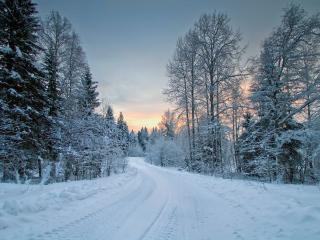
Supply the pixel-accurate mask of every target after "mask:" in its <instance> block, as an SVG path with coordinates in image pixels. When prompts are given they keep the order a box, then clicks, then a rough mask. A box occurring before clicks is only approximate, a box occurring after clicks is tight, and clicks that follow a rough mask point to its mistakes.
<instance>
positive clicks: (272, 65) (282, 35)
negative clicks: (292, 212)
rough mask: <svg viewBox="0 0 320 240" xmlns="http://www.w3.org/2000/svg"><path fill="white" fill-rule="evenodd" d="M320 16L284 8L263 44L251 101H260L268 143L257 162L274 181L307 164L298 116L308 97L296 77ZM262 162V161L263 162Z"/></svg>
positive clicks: (262, 138)
mask: <svg viewBox="0 0 320 240" xmlns="http://www.w3.org/2000/svg"><path fill="white" fill-rule="evenodd" d="M319 27H320V21H319V16H317V15H316V16H313V17H308V16H307V14H306V12H305V11H304V10H303V9H302V8H301V7H300V6H297V5H291V6H290V7H289V8H288V9H286V10H285V13H284V16H283V19H282V23H281V25H280V26H279V27H278V28H277V29H276V30H275V31H274V32H273V33H272V34H271V36H270V37H269V38H267V39H266V40H265V42H264V44H263V49H262V51H261V54H260V57H259V59H258V61H257V62H256V68H255V72H256V81H255V83H254V85H253V96H252V100H253V101H254V102H256V103H257V110H258V116H259V121H258V122H257V124H256V127H257V128H259V132H260V137H259V138H260V140H259V142H257V143H256V145H260V146H263V147H262V148H261V150H260V154H259V156H257V159H256V161H259V160H261V159H265V160H264V161H263V162H264V163H266V164H267V167H266V169H267V175H268V177H269V179H270V180H275V178H276V177H277V176H280V177H281V178H282V179H283V181H285V182H290V183H291V182H293V181H296V180H297V179H298V178H299V175H298V174H299V172H300V171H301V169H302V165H301V164H302V161H301V159H302V155H301V150H302V149H301V147H302V139H301V137H300V136H299V135H300V133H299V132H301V130H302V128H303V126H302V125H301V123H299V122H298V121H297V119H295V118H294V115H296V114H297V113H299V112H301V110H302V109H303V107H304V105H305V106H307V105H308V104H303V105H302V108H301V107H298V108H296V104H295V103H296V101H297V100H298V99H299V98H300V97H301V96H305V92H301V91H300V90H299V88H298V86H299V85H300V82H301V80H299V79H297V78H296V75H295V73H296V71H297V69H301V67H302V66H301V65H300V64H299V63H300V61H301V58H308V56H305V55H300V54H299V53H300V49H303V48H304V46H307V45H312V44H314V42H313V41H312V39H313V38H312V36H313V35H314V34H315V33H316V32H317V31H319ZM263 162H261V163H260V165H261V164H262V165H263Z"/></svg>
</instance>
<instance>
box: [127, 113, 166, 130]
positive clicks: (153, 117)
mask: <svg viewBox="0 0 320 240" xmlns="http://www.w3.org/2000/svg"><path fill="white" fill-rule="evenodd" d="M161 114H162V113H153V114H146V113H136V112H126V113H125V119H126V121H127V123H128V126H129V129H130V130H133V131H135V132H137V131H138V130H140V129H141V127H147V128H148V129H152V128H153V127H156V126H157V125H158V123H159V122H160V120H161Z"/></svg>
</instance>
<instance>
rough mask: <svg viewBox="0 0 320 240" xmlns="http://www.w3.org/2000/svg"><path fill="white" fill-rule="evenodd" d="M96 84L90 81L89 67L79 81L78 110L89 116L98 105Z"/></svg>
mask: <svg viewBox="0 0 320 240" xmlns="http://www.w3.org/2000/svg"><path fill="white" fill-rule="evenodd" d="M98 95H99V93H98V92H97V82H94V81H93V80H92V75H91V72H90V68H89V66H87V67H86V70H85V72H84V74H83V77H82V79H81V95H80V109H81V110H82V111H83V112H84V113H85V114H86V115H91V114H92V113H93V111H94V109H95V108H96V107H98V106H99V105H100V103H99V100H98Z"/></svg>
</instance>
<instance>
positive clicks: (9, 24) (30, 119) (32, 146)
mask: <svg viewBox="0 0 320 240" xmlns="http://www.w3.org/2000/svg"><path fill="white" fill-rule="evenodd" d="M36 14H37V11H36V8H35V4H34V3H32V2H31V1H30V0H6V1H1V2H0V29H1V30H0V31H1V32H0V99H1V102H0V109H1V126H0V128H1V130H0V132H1V143H0V145H2V146H4V147H2V149H5V150H4V151H1V159H2V160H3V163H4V167H3V169H4V175H3V180H4V181H7V180H8V179H10V178H13V175H15V174H16V173H17V174H16V176H18V177H17V178H18V180H19V179H25V178H26V177H28V176H31V172H32V170H34V169H35V168H36V167H38V170H39V175H40V176H41V171H42V170H41V159H42V157H45V154H46V153H45V152H46V149H47V148H46V146H45V145H46V143H45V141H44V139H45V138H44V136H45V135H46V132H45V129H46V126H48V125H49V120H48V118H47V109H46V105H47V102H46V94H45V88H44V78H43V74H42V72H41V71H40V69H39V68H38V67H37V66H36V65H35V62H36V60H37V59H36V56H37V53H38V51H39V49H40V48H39V46H38V45H37V31H38V28H39V21H38V18H37V16H36Z"/></svg>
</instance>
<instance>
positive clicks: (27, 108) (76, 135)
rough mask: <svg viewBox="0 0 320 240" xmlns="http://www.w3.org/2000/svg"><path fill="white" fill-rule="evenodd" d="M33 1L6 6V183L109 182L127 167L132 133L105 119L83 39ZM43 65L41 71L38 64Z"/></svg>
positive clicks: (2, 33)
mask: <svg viewBox="0 0 320 240" xmlns="http://www.w3.org/2000/svg"><path fill="white" fill-rule="evenodd" d="M36 14H37V11H36V6H35V4H33V3H32V2H31V0H19V1H18V0H13V1H11V0H10V1H1V2H0V25H1V30H0V115H1V118H0V133H1V135H0V160H1V164H0V173H1V174H0V176H1V180H2V181H16V182H25V181H27V180H28V181H29V180H32V181H38V182H39V181H41V182H54V181H63V180H70V179H71V180H72V179H84V178H95V177H99V176H101V175H103V174H106V175H110V174H111V173H112V172H117V171H119V170H121V171H124V169H125V167H126V164H127V163H126V161H125V156H126V155H127V152H128V146H129V132H128V127H127V125H126V122H125V121H124V117H123V115H122V114H120V117H119V120H118V122H117V123H116V122H115V120H114V117H113V112H112V109H111V107H109V108H108V111H107V113H106V114H105V115H100V114H97V113H96V112H95V109H96V108H97V107H98V106H99V105H100V102H99V100H98V93H97V82H95V81H94V80H93V77H92V74H91V72H90V68H89V65H88V64H87V62H86V58H85V53H84V51H83V49H82V47H81V44H80V40H79V37H78V35H77V34H76V33H75V32H74V31H73V30H72V26H71V24H70V22H69V21H68V20H67V19H66V18H63V17H61V16H60V14H59V13H58V12H54V11H53V12H51V13H50V14H49V16H48V17H47V18H46V19H45V20H44V21H42V22H39V19H38V17H37V15H36ZM38 63H39V64H38Z"/></svg>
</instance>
